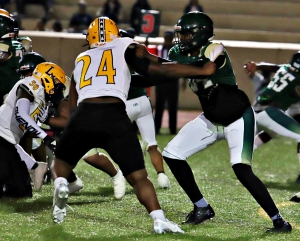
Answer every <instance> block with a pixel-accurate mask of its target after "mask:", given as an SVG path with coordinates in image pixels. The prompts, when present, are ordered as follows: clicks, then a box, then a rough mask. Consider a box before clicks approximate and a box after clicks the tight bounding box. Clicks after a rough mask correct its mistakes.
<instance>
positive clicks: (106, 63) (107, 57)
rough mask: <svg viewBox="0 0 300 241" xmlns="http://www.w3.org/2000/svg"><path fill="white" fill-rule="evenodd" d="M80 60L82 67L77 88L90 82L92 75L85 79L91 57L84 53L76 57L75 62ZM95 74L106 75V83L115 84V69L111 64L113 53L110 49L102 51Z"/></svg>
mask: <svg viewBox="0 0 300 241" xmlns="http://www.w3.org/2000/svg"><path fill="white" fill-rule="evenodd" d="M80 61H83V68H82V74H81V77H80V85H79V88H80V89H82V88H84V87H86V86H88V85H91V84H92V77H90V78H88V79H86V73H87V71H88V68H89V66H90V64H91V57H90V56H88V55H84V56H82V57H80V58H78V59H77V63H78V62H80ZM96 76H106V79H107V81H106V84H115V79H114V77H115V76H116V69H115V68H114V66H113V55H112V51H111V49H107V50H104V51H103V54H102V58H101V61H100V65H99V67H98V71H97V75H96Z"/></svg>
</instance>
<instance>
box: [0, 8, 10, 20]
mask: <svg viewBox="0 0 300 241" xmlns="http://www.w3.org/2000/svg"><path fill="white" fill-rule="evenodd" d="M0 15H1V16H4V17H8V18H11V16H10V13H9V12H8V11H6V10H5V9H3V8H0Z"/></svg>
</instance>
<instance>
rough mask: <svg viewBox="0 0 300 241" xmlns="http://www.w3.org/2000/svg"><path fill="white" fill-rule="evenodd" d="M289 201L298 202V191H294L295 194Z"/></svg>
mask: <svg viewBox="0 0 300 241" xmlns="http://www.w3.org/2000/svg"><path fill="white" fill-rule="evenodd" d="M290 201H292V202H296V203H300V192H298V193H296V194H295V195H294V196H293V197H292V198H291V199H290Z"/></svg>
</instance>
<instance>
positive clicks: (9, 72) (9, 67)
mask: <svg viewBox="0 0 300 241" xmlns="http://www.w3.org/2000/svg"><path fill="white" fill-rule="evenodd" d="M0 50H1V51H4V52H10V53H11V56H10V57H9V58H8V59H7V60H5V61H3V62H1V63H0V100H1V101H2V100H3V96H4V95H6V94H8V92H9V91H10V90H11V89H12V88H13V86H14V85H15V83H17V82H18V81H19V80H20V75H19V73H18V72H17V70H18V68H19V60H20V59H21V58H22V56H23V54H24V47H23V45H22V44H21V43H20V42H18V41H16V40H11V39H7V40H1V41H0Z"/></svg>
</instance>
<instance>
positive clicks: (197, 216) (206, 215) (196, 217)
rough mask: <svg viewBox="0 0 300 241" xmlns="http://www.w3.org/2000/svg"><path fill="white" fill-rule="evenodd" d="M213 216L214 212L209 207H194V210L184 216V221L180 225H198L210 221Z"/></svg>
mask: <svg viewBox="0 0 300 241" xmlns="http://www.w3.org/2000/svg"><path fill="white" fill-rule="evenodd" d="M214 216H215V212H214V210H213V208H212V207H211V206H210V205H208V206H207V207H197V206H194V210H193V211H191V212H190V213H189V214H188V215H187V216H186V220H185V221H183V222H182V224H199V223H202V222H204V221H205V220H208V219H212V218H213V217H214Z"/></svg>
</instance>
